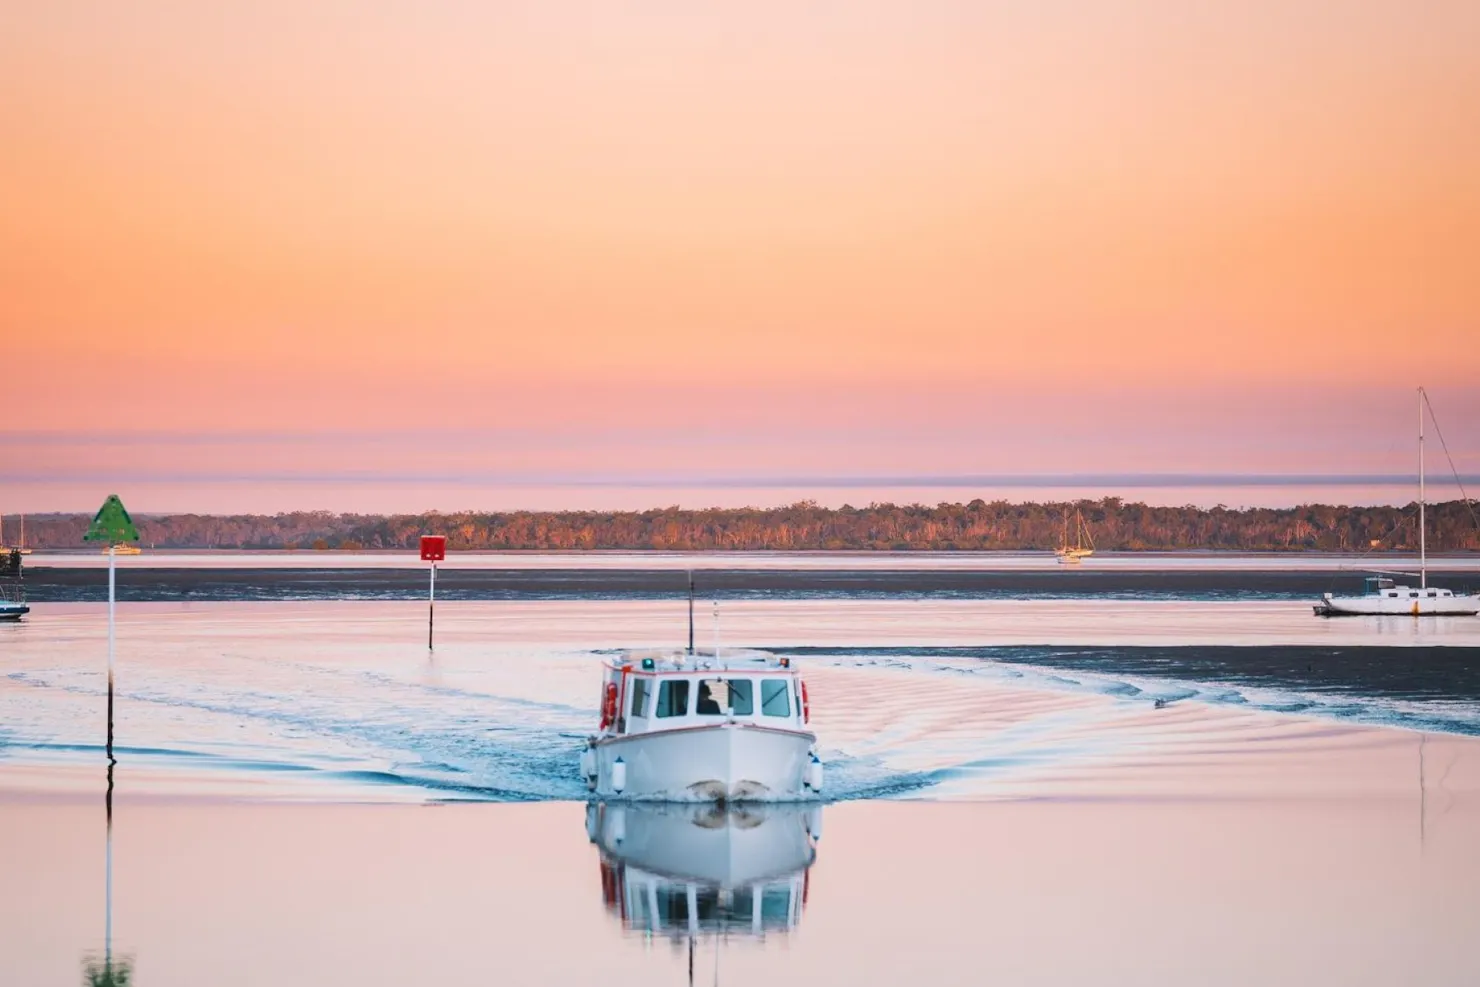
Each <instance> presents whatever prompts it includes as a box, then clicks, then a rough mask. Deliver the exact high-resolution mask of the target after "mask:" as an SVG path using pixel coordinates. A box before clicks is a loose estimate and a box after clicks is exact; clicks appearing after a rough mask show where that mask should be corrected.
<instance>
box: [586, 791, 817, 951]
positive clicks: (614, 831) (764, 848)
mask: <svg viewBox="0 0 1480 987" xmlns="http://www.w3.org/2000/svg"><path fill="white" fill-rule="evenodd" d="M821 832H822V806H820V805H812V806H800V805H748V806H737V805H731V806H721V805H714V804H707V805H671V804H669V805H654V804H633V803H624V802H616V803H601V802H595V803H591V804H588V805H587V806H586V835H587V836H588V837H589V838H590V840H591V842H592V843H594V844H596V846H597V849H598V851H599V853H600V864H601V890H602V896H603V898H604V900H605V905H606V907H607V910H608V911H609V912H611V913H612V914H614V915H616V916H618V918H619V919H620V921H621V922H622V925H623V927H624V928H625V929H627V930H628V931H631V932H639V933H647V934H651V935H665V936H669V937H672V938H673V939H676V940H678V939H683V938H688V939H689V940H690V942H692V941H693V940H694V939H695V938H696V937H700V936H705V935H715V936H726V937H732V936H754V937H763V936H765V935H767V934H768V933H776V932H786V931H788V930H790V929H792V928H793V927H795V926H796V924H797V923H798V922H799V921H800V920H801V917H802V909H803V907H804V905H805V903H806V900H807V871H808V868H810V867H811V866H812V862H813V861H814V860H815V859H816V857H817V841H818V839H819V838H820V836H821Z"/></svg>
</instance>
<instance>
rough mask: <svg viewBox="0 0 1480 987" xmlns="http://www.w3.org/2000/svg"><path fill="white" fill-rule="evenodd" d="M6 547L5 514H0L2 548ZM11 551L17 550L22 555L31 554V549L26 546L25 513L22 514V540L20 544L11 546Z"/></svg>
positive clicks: (0, 547) (0, 545)
mask: <svg viewBox="0 0 1480 987" xmlns="http://www.w3.org/2000/svg"><path fill="white" fill-rule="evenodd" d="M5 548H6V545H5V515H3V514H0V550H3V549H5ZM9 551H12V552H16V553H18V554H20V555H30V554H31V550H30V549H29V548H27V547H26V516H25V515H24V514H22V515H21V541H20V544H19V545H11V546H10V547H9Z"/></svg>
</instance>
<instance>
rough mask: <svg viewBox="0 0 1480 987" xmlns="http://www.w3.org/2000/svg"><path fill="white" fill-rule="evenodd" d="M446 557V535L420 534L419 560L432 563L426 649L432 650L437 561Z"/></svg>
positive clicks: (428, 586)
mask: <svg viewBox="0 0 1480 987" xmlns="http://www.w3.org/2000/svg"><path fill="white" fill-rule="evenodd" d="M446 558H447V536H446V535H422V536H421V560H422V561H423V562H430V563H431V564H432V573H431V581H430V582H429V583H428V585H427V650H428V651H431V650H432V628H433V622H434V617H435V614H436V607H437V563H438V562H441V561H443V560H444V559H446Z"/></svg>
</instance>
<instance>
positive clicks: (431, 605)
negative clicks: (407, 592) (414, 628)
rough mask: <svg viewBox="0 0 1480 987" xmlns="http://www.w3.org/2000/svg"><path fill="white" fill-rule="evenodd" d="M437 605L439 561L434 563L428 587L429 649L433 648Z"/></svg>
mask: <svg viewBox="0 0 1480 987" xmlns="http://www.w3.org/2000/svg"><path fill="white" fill-rule="evenodd" d="M436 607H437V563H435V562H433V563H432V583H431V586H430V587H429V588H428V589H427V650H428V651H431V650H432V614H433V612H434V611H435V610H436Z"/></svg>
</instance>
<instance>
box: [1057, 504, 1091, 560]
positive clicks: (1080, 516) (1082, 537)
mask: <svg viewBox="0 0 1480 987" xmlns="http://www.w3.org/2000/svg"><path fill="white" fill-rule="evenodd" d="M1085 542H1088V543H1089V544H1088V545H1086V544H1085ZM1053 554H1054V556H1055V557H1057V558H1058V560H1059V565H1078V564H1079V563H1080V562H1082V561H1083V560H1085V559H1087V558H1089V557H1090V556H1091V555H1093V554H1095V540H1094V538H1093V537H1092V536H1091V535H1090V533H1089V526H1088V525H1087V524H1085V523H1084V513H1083V512H1082V511H1080V510H1079V509H1078V508H1077V507H1076V508H1075V509H1074V544H1073V545H1070V544H1069V515H1068V512H1065V514H1064V537H1063V540H1062V541H1061V542H1060V544H1059V547H1058V548H1057V549H1055V550H1054V553H1053Z"/></svg>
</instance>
